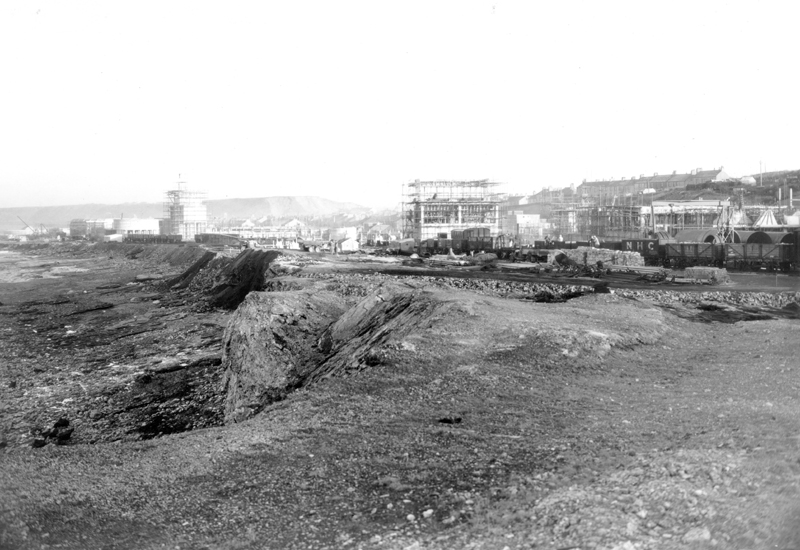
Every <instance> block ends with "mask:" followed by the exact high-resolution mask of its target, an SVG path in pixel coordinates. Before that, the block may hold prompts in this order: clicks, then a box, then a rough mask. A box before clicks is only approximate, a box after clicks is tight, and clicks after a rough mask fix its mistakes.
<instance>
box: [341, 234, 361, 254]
mask: <svg viewBox="0 0 800 550" xmlns="http://www.w3.org/2000/svg"><path fill="white" fill-rule="evenodd" d="M336 248H337V249H338V250H339V252H358V251H359V250H360V249H361V244H360V243H359V242H358V241H357V240H356V239H353V238H351V237H348V238H345V239H339V240H338V241H336Z"/></svg>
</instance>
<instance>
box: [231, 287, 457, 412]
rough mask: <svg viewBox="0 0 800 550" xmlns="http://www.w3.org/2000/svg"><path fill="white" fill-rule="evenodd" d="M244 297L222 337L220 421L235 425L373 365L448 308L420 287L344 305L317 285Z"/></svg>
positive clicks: (393, 290) (381, 293)
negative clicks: (298, 392)
mask: <svg viewBox="0 0 800 550" xmlns="http://www.w3.org/2000/svg"><path fill="white" fill-rule="evenodd" d="M304 286H305V287H306V288H302V289H300V290H291V291H282V292H251V293H250V294H249V295H248V296H247V298H246V299H245V301H244V303H242V305H241V306H240V307H239V308H238V309H237V310H236V312H235V313H234V314H233V316H232V318H231V320H230V322H229V323H228V327H227V329H226V330H225V336H224V340H223V342H224V348H223V349H224V352H223V360H222V364H223V368H224V369H225V373H224V377H223V383H224V386H225V391H226V402H225V420H226V422H238V421H241V420H244V419H246V418H249V417H251V416H252V415H254V414H256V413H258V412H259V411H260V410H262V409H263V408H264V407H265V406H267V405H269V404H270V403H272V402H275V401H277V400H280V399H283V398H284V397H285V396H286V395H287V394H288V393H289V392H291V391H293V390H295V389H297V388H299V387H301V386H305V385H307V384H311V383H314V382H317V381H319V380H322V379H324V378H326V377H328V376H332V375H337V374H344V373H347V372H353V371H357V370H360V369H362V368H364V367H365V366H369V365H371V364H376V363H378V362H380V357H379V350H380V347H381V346H382V345H384V344H386V343H387V342H389V341H390V340H398V341H399V340H400V339H402V338H404V337H405V336H407V335H408V334H410V333H411V332H413V331H414V330H417V329H420V330H423V329H424V328H425V327H427V326H428V325H427V324H425V321H426V319H430V318H431V317H433V316H434V315H435V313H436V312H439V311H443V310H446V309H447V308H448V307H450V304H448V303H446V302H443V301H441V300H437V299H436V298H435V297H434V295H433V294H432V293H430V292H427V291H425V290H424V289H416V288H411V287H408V286H406V285H393V284H386V285H382V286H381V287H380V288H379V289H378V290H376V291H374V292H372V293H371V294H369V295H368V296H366V297H365V298H363V299H362V300H361V301H359V302H358V303H357V304H356V305H355V306H353V307H350V304H348V303H347V302H346V301H345V299H344V298H343V297H342V296H341V295H340V294H338V293H334V292H332V291H329V290H325V285H324V284H305V285H304Z"/></svg>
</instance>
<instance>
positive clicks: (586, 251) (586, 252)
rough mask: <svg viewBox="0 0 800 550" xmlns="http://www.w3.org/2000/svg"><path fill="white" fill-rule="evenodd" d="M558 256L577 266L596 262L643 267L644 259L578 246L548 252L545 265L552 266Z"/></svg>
mask: <svg viewBox="0 0 800 550" xmlns="http://www.w3.org/2000/svg"><path fill="white" fill-rule="evenodd" d="M559 254H563V255H565V256H566V257H567V258H569V259H570V260H572V261H573V262H575V263H577V264H578V265H597V262H603V265H604V266H609V265H620V266H630V267H641V266H644V258H642V255H641V254H639V253H638V252H628V251H624V250H609V249H607V248H592V247H589V246H579V247H578V248H572V249H560V248H558V249H554V250H549V251H548V252H547V263H549V264H554V263H555V260H556V256H558V255H559Z"/></svg>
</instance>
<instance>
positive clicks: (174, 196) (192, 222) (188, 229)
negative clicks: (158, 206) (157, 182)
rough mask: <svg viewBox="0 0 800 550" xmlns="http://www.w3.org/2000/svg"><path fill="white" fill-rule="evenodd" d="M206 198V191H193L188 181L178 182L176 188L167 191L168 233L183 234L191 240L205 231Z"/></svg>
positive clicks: (166, 214) (165, 214)
mask: <svg viewBox="0 0 800 550" xmlns="http://www.w3.org/2000/svg"><path fill="white" fill-rule="evenodd" d="M205 200H206V193H205V191H192V190H191V189H190V188H189V186H188V185H187V183H186V182H184V181H179V182H177V183H176V184H175V188H174V189H170V190H169V191H167V193H166V200H165V201H164V219H165V220H166V227H167V234H168V235H181V236H182V237H183V240H185V241H187V240H188V241H191V240H194V236H195V235H196V234H198V233H205V232H206V227H207V225H208V209H207V208H206V205H205V204H204V203H203V201H205Z"/></svg>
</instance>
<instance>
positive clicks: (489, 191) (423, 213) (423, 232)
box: [403, 180, 500, 241]
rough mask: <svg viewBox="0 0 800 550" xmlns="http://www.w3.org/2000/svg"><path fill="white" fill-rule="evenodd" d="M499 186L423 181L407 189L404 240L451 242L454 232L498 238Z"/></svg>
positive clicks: (404, 212)
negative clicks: (483, 232)
mask: <svg viewBox="0 0 800 550" xmlns="http://www.w3.org/2000/svg"><path fill="white" fill-rule="evenodd" d="M498 185H499V183H496V182H491V181H489V180H475V181H441V180H439V181H420V180H415V181H413V182H411V183H408V184H406V185H405V186H404V187H403V236H404V237H405V238H413V239H416V240H417V241H424V240H426V239H449V238H451V234H452V231H454V230H455V231H463V230H465V229H472V228H482V229H488V231H489V235H491V236H497V234H498V233H499V230H500V197H499V195H498V194H497V192H496V191H495V189H496V188H497V186H498Z"/></svg>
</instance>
